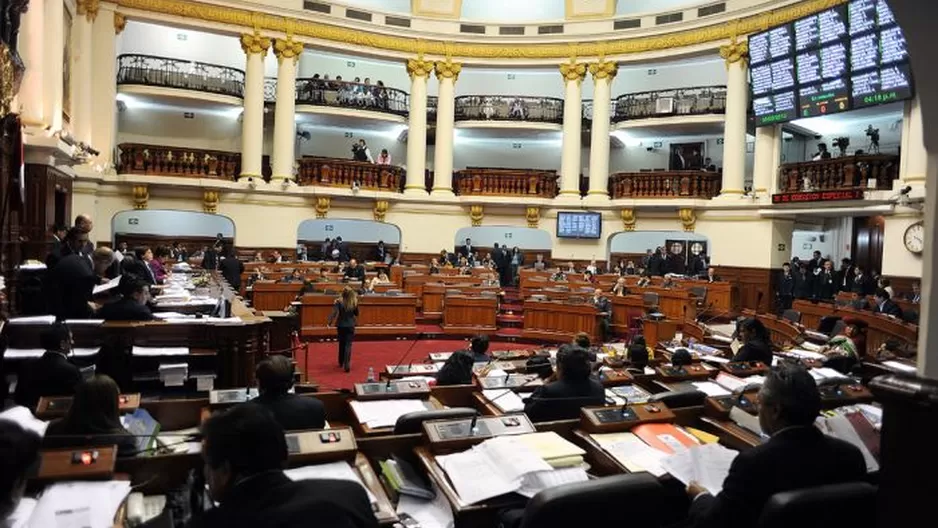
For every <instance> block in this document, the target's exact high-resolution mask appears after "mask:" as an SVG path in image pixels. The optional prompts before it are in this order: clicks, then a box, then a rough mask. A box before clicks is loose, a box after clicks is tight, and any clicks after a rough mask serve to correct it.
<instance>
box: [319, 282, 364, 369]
mask: <svg viewBox="0 0 938 528" xmlns="http://www.w3.org/2000/svg"><path fill="white" fill-rule="evenodd" d="M357 319H358V294H357V293H355V290H353V289H352V288H350V287H348V286H346V287H345V289H344V290H342V296H341V297H339V298H338V299H336V300H335V306H334V307H333V308H332V313H331V314H330V315H329V321H328V323H327V324H328V325H329V326H332V324H333V323H335V326H336V331H337V333H338V336H339V366H340V367H344V368H345V372H348V371H349V370H350V369H351V365H352V338H353V337H355V324H356V323H357Z"/></svg>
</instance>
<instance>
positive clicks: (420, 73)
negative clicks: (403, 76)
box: [407, 57, 433, 81]
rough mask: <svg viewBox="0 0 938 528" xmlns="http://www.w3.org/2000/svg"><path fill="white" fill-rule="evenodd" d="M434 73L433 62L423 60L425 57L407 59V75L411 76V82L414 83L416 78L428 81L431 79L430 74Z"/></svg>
mask: <svg viewBox="0 0 938 528" xmlns="http://www.w3.org/2000/svg"><path fill="white" fill-rule="evenodd" d="M432 71H433V61H428V60H423V57H417V58H416V59H407V75H410V80H412V81H413V80H414V77H422V78H424V79H427V78H429V77H430V72H432Z"/></svg>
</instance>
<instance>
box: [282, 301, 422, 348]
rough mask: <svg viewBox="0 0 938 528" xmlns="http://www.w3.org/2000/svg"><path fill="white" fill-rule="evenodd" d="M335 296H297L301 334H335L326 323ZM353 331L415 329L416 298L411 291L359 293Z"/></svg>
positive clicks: (380, 332)
mask: <svg viewBox="0 0 938 528" xmlns="http://www.w3.org/2000/svg"><path fill="white" fill-rule="evenodd" d="M334 304H335V298H334V297H332V296H330V295H321V294H307V295H303V296H302V298H301V300H300V328H301V332H300V333H301V335H302V336H304V337H324V336H332V335H335V332H336V330H335V328H333V327H328V326H326V322H327V321H328V319H329V314H331V313H332V309H333V305H334ZM358 312H359V316H358V326H357V327H356V329H355V332H356V333H357V334H362V335H397V334H406V333H414V332H416V331H417V298H416V297H414V296H412V295H395V296H383V295H362V296H361V297H359V299H358Z"/></svg>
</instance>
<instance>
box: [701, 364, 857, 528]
mask: <svg viewBox="0 0 938 528" xmlns="http://www.w3.org/2000/svg"><path fill="white" fill-rule="evenodd" d="M759 400H760V402H761V405H760V406H759V424H760V425H761V427H762V431H763V433H765V434H767V435H769V436H770V439H769V440H768V441H767V442H765V443H764V444H762V445H759V446H756V447H753V448H752V449H750V450H748V451H743V452H741V453H739V455H738V456H737V457H736V459H735V460H733V463H732V465H731V466H730V471H729V474H728V475H727V476H726V479H725V480H724V481H723V491H721V492H720V493H719V494H718V495H717V496H715V497H714V496H712V495H710V494H709V493H706V492H705V491H704V490H703V488H701V487H700V486H699V485H697V484H696V483H693V482H692V483H691V484H690V485H689V486H688V487H687V492H688V495H690V497H691V498H692V499H693V503H692V504H691V507H690V518H691V520H692V521H693V524H692V526H695V527H697V528H743V527H745V528H751V527H752V526H755V524H756V521H757V519H758V518H759V515H760V514H761V512H762V509H763V507H764V506H765V504H766V502H768V500H769V498H770V497H771V496H772V495H774V494H776V493H780V492H783V491H792V490H798V489H803V488H812V487H816V486H823V485H828V484H838V483H843V482H855V481H859V480H862V479H863V478H865V476H866V463H865V462H864V460H863V455H862V454H860V451H859V450H858V449H857V448H856V447H854V446H852V445H850V444H848V443H847V442H844V441H842V440H838V439H835V438H831V437H828V436H825V435H824V433H822V432H821V431H820V430H819V429H817V428H815V427H814V420H815V418H817V416H818V414H820V412H821V396H820V394H819V392H818V389H817V385H816V384H815V382H814V378H812V377H811V375H810V374H808V371H807V370H805V369H804V368H803V367H801V366H798V365H792V364H783V365H781V366H779V367H778V368H775V369H772V370H771V371H770V372H769V373H768V374H767V375H766V379H765V384H764V385H763V386H762V389H761V390H760V392H759Z"/></svg>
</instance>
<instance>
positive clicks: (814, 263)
mask: <svg viewBox="0 0 938 528" xmlns="http://www.w3.org/2000/svg"><path fill="white" fill-rule="evenodd" d="M823 266H824V258H823V257H821V252H820V251H817V250H815V252H814V253H813V254H812V256H811V260H809V261H808V273H810V274H812V275H813V274H814V270H816V269H818V268H821V267H823Z"/></svg>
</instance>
